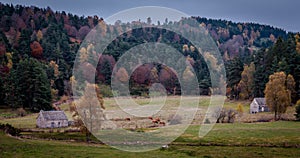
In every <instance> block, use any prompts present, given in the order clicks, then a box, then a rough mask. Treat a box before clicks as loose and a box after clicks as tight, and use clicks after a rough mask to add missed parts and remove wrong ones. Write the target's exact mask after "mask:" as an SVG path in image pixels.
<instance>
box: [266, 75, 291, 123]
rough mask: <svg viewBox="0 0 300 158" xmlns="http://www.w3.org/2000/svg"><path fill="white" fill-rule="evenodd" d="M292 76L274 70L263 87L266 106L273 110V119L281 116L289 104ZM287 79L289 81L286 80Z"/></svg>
mask: <svg viewBox="0 0 300 158" xmlns="http://www.w3.org/2000/svg"><path fill="white" fill-rule="evenodd" d="M291 78H292V76H291V75H289V77H287V76H286V74H285V73H284V72H276V73H274V74H273V75H270V77H269V82H268V83H267V84H266V88H265V91H264V92H265V98H266V103H267V105H268V107H269V108H270V109H271V111H273V112H274V114H275V115H274V119H275V120H278V119H280V118H281V114H283V113H285V112H286V109H287V107H288V106H289V105H291V90H293V88H294V87H293V86H291V85H293V84H292V83H289V82H292V81H291V80H293V79H291ZM288 80H289V81H288ZM287 83H289V84H287Z"/></svg>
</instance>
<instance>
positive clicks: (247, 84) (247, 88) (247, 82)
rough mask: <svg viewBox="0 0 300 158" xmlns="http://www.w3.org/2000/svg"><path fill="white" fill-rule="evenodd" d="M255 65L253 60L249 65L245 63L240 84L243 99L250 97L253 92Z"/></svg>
mask: <svg viewBox="0 0 300 158" xmlns="http://www.w3.org/2000/svg"><path fill="white" fill-rule="evenodd" d="M254 72H255V65H254V63H253V62H252V63H251V64H250V65H249V66H248V65H244V70H243V72H242V74H241V76H242V77H241V81H240V82H239V84H238V87H239V89H240V90H241V92H240V98H241V99H250V98H251V97H252V94H253V85H254Z"/></svg>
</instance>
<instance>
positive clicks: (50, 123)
mask: <svg viewBox="0 0 300 158" xmlns="http://www.w3.org/2000/svg"><path fill="white" fill-rule="evenodd" d="M36 125H37V127H38V128H60V127H68V118H67V116H66V114H65V113H64V112H63V111H43V110H41V111H40V113H39V115H38V117H37V119H36Z"/></svg>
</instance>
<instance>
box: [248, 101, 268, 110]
mask: <svg viewBox="0 0 300 158" xmlns="http://www.w3.org/2000/svg"><path fill="white" fill-rule="evenodd" d="M268 111H269V108H268V106H267V104H266V99H265V98H254V99H253V101H252V103H251V104H250V113H251V114H255V113H258V112H268Z"/></svg>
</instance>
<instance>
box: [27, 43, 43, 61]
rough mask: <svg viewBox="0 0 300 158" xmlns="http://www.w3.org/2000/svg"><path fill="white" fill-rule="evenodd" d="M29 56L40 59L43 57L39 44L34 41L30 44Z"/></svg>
mask: <svg viewBox="0 0 300 158" xmlns="http://www.w3.org/2000/svg"><path fill="white" fill-rule="evenodd" d="M30 49H31V55H32V56H33V57H35V58H38V59H39V58H42V56H43V48H42V46H41V45H40V43H39V42H37V41H34V42H32V43H31V44H30Z"/></svg>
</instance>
